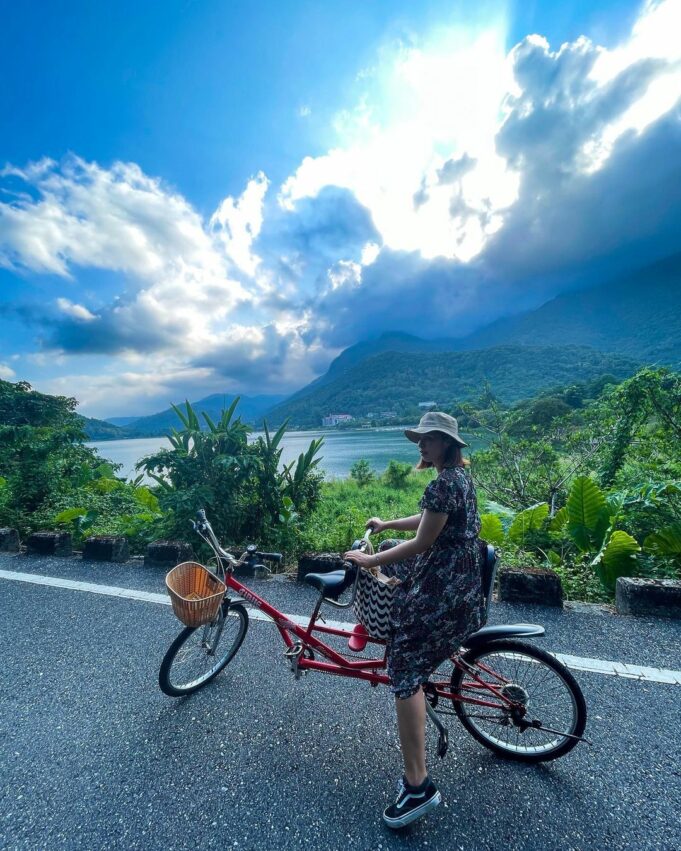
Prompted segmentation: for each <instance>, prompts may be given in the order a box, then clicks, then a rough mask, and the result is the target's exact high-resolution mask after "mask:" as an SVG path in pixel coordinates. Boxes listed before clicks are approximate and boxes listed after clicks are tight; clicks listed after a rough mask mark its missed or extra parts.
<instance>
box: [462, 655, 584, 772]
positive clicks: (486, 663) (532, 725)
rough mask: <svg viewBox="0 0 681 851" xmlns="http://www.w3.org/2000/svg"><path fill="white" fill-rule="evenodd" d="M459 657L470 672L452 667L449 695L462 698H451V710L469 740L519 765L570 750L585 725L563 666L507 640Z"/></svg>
mask: <svg viewBox="0 0 681 851" xmlns="http://www.w3.org/2000/svg"><path fill="white" fill-rule="evenodd" d="M462 658H463V661H464V662H465V663H466V664H467V665H468V666H469V669H468V670H467V671H462V670H461V669H460V668H456V667H455V668H454V672H453V674H452V692H453V693H454V694H455V695H458V697H459V698H463V700H456V699H455V700H454V711H455V712H456V714H457V715H458V717H459V720H460V721H461V723H462V724H463V726H464V727H465V728H466V730H467V731H468V732H469V733H470V734H471V735H472V736H473V738H474V739H476V740H477V741H478V742H480V743H481V744H483V745H484V746H485V747H487V748H489V749H490V750H493V751H494V752H495V753H497V754H500V755H501V756H506V757H510V758H512V759H516V760H519V761H520V762H545V761H548V760H551V759H557V758H558V757H559V756H563V754H566V753H567V752H568V751H570V750H572V748H574V746H575V745H576V744H577V742H578V741H579V740H578V739H576V738H573V737H574V736H581V735H582V734H583V733H584V728H585V726H586V703H585V701H584V695H583V694H582V691H581V689H580V688H579V685H578V684H577V681H576V680H575V678H574V677H573V676H572V674H571V673H570V671H568V669H567V668H566V667H565V665H563V664H562V663H561V662H559V661H558V660H557V659H554V657H553V656H551V655H550V654H549V653H546V652H545V651H544V650H540V649H539V648H538V647H533V646H532V645H531V644H525V643H523V642H521V641H515V640H512V639H510V640H500V641H491V642H489V643H488V644H486V645H484V646H483V647H479V648H477V649H475V650H469V651H468V652H467V653H465V654H464V655H463V657H462ZM466 698H468V699H469V700H478V701H481V703H467V702H466V700H465V699H466ZM508 701H513V707H510V705H509V703H508ZM485 704H486V705H485Z"/></svg>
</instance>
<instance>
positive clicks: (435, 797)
mask: <svg viewBox="0 0 681 851" xmlns="http://www.w3.org/2000/svg"><path fill="white" fill-rule="evenodd" d="M397 792H398V794H397V800H396V801H395V803H394V804H391V805H390V806H389V807H386V808H385V810H384V811H383V821H384V822H385V823H386V824H387V825H388V827H392V828H393V829H394V830H398V829H399V828H401V827H406V825H408V824H411V822H413V821H416V819H418V818H421V816H425V815H426V813H429V812H430V811H431V810H434V809H435V807H437V805H438V804H439V803H440V801H442V795H440V793H439V791H438V789H437V786H436V785H435V784H434V783H433V781H432V780H431V779H430V777H426V779H425V780H424V781H423V783H422V784H421V785H420V786H410V785H409V784H408V783H407V781H406V780H405V779H404V778H402V780H400V781H399V782H398V784H397Z"/></svg>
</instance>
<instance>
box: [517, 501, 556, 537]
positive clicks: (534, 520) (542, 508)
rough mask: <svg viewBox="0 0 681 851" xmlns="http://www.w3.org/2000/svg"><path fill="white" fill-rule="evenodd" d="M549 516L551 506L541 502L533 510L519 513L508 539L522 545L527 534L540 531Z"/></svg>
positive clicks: (529, 509)
mask: <svg viewBox="0 0 681 851" xmlns="http://www.w3.org/2000/svg"><path fill="white" fill-rule="evenodd" d="M548 516H549V506H548V503H546V502H539V503H537V505H533V506H531V508H526V509H525V510H524V511H519V512H518V514H516V516H515V519H514V520H513V523H511V528H510V529H509V530H508V537H509V538H510V539H511V540H512V541H513V543H514V544H522V542H523V541H524V540H525V536H526V535H527V533H528V532H533V531H536V530H538V529H540V528H541V527H542V524H543V523H544V521H545V520H546V518H547V517H548Z"/></svg>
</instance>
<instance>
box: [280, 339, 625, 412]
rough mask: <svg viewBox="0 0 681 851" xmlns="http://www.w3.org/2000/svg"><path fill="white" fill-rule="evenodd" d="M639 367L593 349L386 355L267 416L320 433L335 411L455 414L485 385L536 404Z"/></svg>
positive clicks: (500, 349)
mask: <svg viewBox="0 0 681 851" xmlns="http://www.w3.org/2000/svg"><path fill="white" fill-rule="evenodd" d="M639 365H640V363H639V362H638V361H635V360H633V359H632V358H627V357H624V356H622V355H618V354H608V353H604V352H599V351H597V350H596V349H592V348H589V347H587V346H560V347H554V346H495V347H493V348H488V349H482V350H475V351H460V352H394V351H390V352H382V353H380V354H378V355H373V356H372V357H369V358H366V359H365V360H362V361H359V362H358V363H355V364H354V365H352V366H350V367H348V368H347V369H345V370H343V371H339V374H338V375H337V376H336V377H335V378H332V379H331V380H329V381H328V382H326V383H325V384H324V385H322V386H313V385H308V387H307V388H306V389H307V391H308V392H307V393H306V394H305V395H300V394H299V395H297V397H291V398H289V399H287V400H286V401H285V402H283V403H281V404H279V405H277V406H276V407H275V408H273V409H272V410H270V411H268V413H267V419H268V421H269V422H272V423H273V424H278V423H280V422H281V421H282V420H284V419H285V418H286V417H290V420H291V425H292V426H295V427H303V428H318V427H319V426H320V425H321V423H322V417H324V416H326V415H328V414H331V413H343V414H351V415H352V416H354V417H366V415H367V414H368V413H369V412H381V411H388V410H390V411H396V412H397V414H398V416H401V417H404V416H410V417H412V418H413V417H415V416H418V413H419V408H418V404H419V402H427V401H435V402H436V403H437V405H438V406H440V407H444V408H449V407H451V406H452V405H454V404H455V403H456V402H460V401H463V400H465V399H471V398H474V397H477V396H479V395H480V394H481V392H482V390H483V387H484V384H485V382H489V384H490V387H491V390H492V392H493V393H494V394H495V395H496V396H497V397H498V398H499V399H501V400H502V401H504V402H509V403H511V402H517V401H518V400H520V399H525V398H529V397H531V396H534V395H536V393H537V392H538V391H540V390H542V389H544V388H547V387H553V386H557V385H566V384H574V383H577V382H580V381H584V382H586V381H591V380H592V379H594V378H598V377H599V376H601V375H604V374H610V375H613V376H614V377H615V378H617V379H623V378H626V377H627V376H629V375H632V374H633V373H634V372H635V371H636V369H637V368H638V366H639Z"/></svg>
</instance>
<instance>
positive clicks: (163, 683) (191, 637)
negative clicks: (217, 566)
mask: <svg viewBox="0 0 681 851" xmlns="http://www.w3.org/2000/svg"><path fill="white" fill-rule="evenodd" d="M247 630H248V612H247V611H246V609H245V608H244V606H242V605H241V604H240V603H233V604H231V605H230V604H229V603H223V605H222V607H221V609H220V613H219V616H218V618H216V620H215V621H213V622H212V623H210V624H206V625H205V626H198V627H187V628H186V629H183V630H182V632H181V633H180V634H179V635H178V636H177V638H176V639H175V641H173V643H172V644H171V645H170V647H169V648H168V652H167V653H166V655H165V656H164V657H163V662H161V669H160V671H159V672H158V684H159V686H160V687H161V691H163V692H164V693H165V694H167V695H169V696H170V697H181V696H182V695H185V694H191V693H192V692H195V691H197V690H198V689H200V688H201V687H202V686H205V685H206V683H209V682H210V681H211V680H212V679H213V678H214V677H216V676H217V675H218V674H219V673H220V671H222V669H223V668H224V667H225V666H226V665H227V664H228V663H229V662H231V661H232V659H233V658H234V656H236V653H237V651H238V650H239V648H240V647H241V643H242V642H243V640H244V638H245V636H246V631H247Z"/></svg>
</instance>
